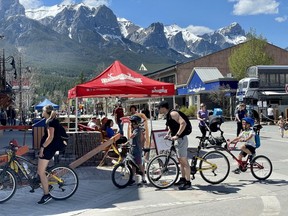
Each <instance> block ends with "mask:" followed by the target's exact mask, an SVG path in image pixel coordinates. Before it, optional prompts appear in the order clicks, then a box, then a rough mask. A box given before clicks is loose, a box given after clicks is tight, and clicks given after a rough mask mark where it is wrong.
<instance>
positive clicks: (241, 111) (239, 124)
mask: <svg viewBox="0 0 288 216" xmlns="http://www.w3.org/2000/svg"><path fill="white" fill-rule="evenodd" d="M245 108H246V107H245V104H244V103H241V104H240V105H239V108H238V110H237V112H236V116H235V120H236V121H237V133H236V135H237V137H238V136H239V134H240V132H241V131H242V119H243V118H245V117H247V110H246V109H245Z"/></svg>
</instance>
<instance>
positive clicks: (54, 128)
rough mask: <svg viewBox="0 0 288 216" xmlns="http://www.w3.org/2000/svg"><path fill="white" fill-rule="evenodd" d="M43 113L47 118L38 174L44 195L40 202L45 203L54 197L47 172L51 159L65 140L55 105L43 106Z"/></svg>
mask: <svg viewBox="0 0 288 216" xmlns="http://www.w3.org/2000/svg"><path fill="white" fill-rule="evenodd" d="M42 115H43V117H44V118H45V119H46V127H45V130H44V136H43V137H42V139H41V148H40V151H39V160H38V175H39V176H40V180H41V184H42V188H43V192H44V195H43V197H42V198H41V200H40V201H39V202H38V204H45V203H47V202H49V201H50V200H51V199H52V197H51V195H50V194H49V189H48V178H47V176H46V173H45V172H46V168H47V166H48V163H49V161H50V160H51V159H52V157H53V156H54V155H55V153H56V151H58V150H59V148H60V146H61V142H63V141H62V139H61V136H60V134H59V129H58V128H59V126H60V123H59V121H58V119H56V115H57V114H56V112H55V111H54V110H53V107H52V106H51V105H47V106H45V107H44V108H43V112H42ZM62 145H63V144H62Z"/></svg>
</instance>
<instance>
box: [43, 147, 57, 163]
mask: <svg viewBox="0 0 288 216" xmlns="http://www.w3.org/2000/svg"><path fill="white" fill-rule="evenodd" d="M56 151H58V150H57V148H55V147H54V145H51V144H50V145H48V146H47V147H46V148H44V151H43V154H44V156H43V157H39V158H40V159H46V160H51V159H52V158H53V157H54V155H55V153H56Z"/></svg>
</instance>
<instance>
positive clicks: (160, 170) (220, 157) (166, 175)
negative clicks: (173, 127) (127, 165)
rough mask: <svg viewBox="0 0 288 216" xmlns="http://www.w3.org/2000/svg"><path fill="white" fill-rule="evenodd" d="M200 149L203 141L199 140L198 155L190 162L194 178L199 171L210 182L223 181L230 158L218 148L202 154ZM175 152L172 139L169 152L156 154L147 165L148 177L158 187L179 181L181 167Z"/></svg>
mask: <svg viewBox="0 0 288 216" xmlns="http://www.w3.org/2000/svg"><path fill="white" fill-rule="evenodd" d="M210 148H213V147H210ZM200 150H201V143H200V142H199V145H198V147H197V151H196V155H194V156H193V157H192V160H191V163H190V169H191V175H192V179H195V174H196V173H197V172H199V173H200V175H201V177H202V178H203V179H204V180H205V181H206V182H208V183H210V184H219V183H221V182H223V181H224V180H225V179H226V178H227V176H228V174H229V171H230V163H229V160H228V158H227V157H226V156H225V155H224V154H223V153H222V152H220V151H216V150H212V151H209V152H207V153H206V154H204V155H203V156H200ZM175 154H176V149H175V145H174V141H172V144H171V147H170V150H169V152H168V154H160V155H156V156H155V157H154V158H152V159H151V160H150V162H149V164H148V167H147V178H148V180H149V182H150V183H151V184H152V185H153V186H155V187H156V188H159V189H166V188H169V187H170V186H172V185H173V184H174V183H175V182H176V181H177V179H178V176H179V170H180V169H179V166H178V162H177V161H176V159H175V158H174V157H173V155H175Z"/></svg>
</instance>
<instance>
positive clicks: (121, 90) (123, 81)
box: [68, 61, 175, 130]
mask: <svg viewBox="0 0 288 216" xmlns="http://www.w3.org/2000/svg"><path fill="white" fill-rule="evenodd" d="M172 95H175V87H174V84H173V83H165V82H159V81H156V80H153V79H150V78H148V77H145V76H143V75H141V74H139V73H137V72H135V71H133V70H131V69H130V68H128V67H126V66H125V65H123V64H122V63H121V62H120V61H115V62H114V63H113V64H111V65H110V66H109V67H108V68H107V69H106V70H104V71H103V72H102V73H101V74H100V75H98V76H97V77H95V78H94V79H92V80H90V81H88V82H86V83H83V84H79V85H76V86H75V87H74V88H72V89H70V90H69V91H68V98H69V99H73V98H76V104H77V103H78V98H87V97H110V96H118V97H122V98H132V97H137V98H141V97H149V98H151V97H161V96H172ZM76 113H77V106H76ZM77 123H78V119H77V115H76V119H75V127H76V130H77ZM151 126H152V121H151ZM151 128H152V127H151Z"/></svg>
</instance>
